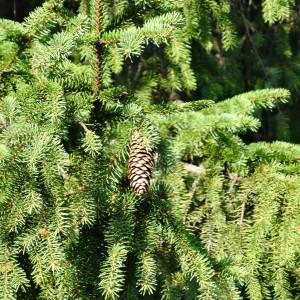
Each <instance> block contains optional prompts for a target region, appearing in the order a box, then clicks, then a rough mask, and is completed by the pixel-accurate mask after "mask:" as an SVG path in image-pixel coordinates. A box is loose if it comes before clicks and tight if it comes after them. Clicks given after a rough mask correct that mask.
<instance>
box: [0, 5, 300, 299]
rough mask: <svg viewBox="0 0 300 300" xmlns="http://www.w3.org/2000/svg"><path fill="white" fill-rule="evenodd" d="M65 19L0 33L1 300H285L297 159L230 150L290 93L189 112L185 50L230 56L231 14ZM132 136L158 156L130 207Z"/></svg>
mask: <svg viewBox="0 0 300 300" xmlns="http://www.w3.org/2000/svg"><path fill="white" fill-rule="evenodd" d="M271 2H272V3H271ZM271 2H270V1H268V2H267V1H265V2H264V6H263V7H264V8H263V14H264V17H265V20H266V21H267V22H269V23H273V22H277V21H281V20H285V19H286V18H288V15H287V13H288V12H289V11H290V6H291V3H290V1H286V2H284V1H281V2H278V3H277V2H276V1H275V2H274V1H271ZM270 3H271V4H270ZM75 4H77V6H78V10H77V9H74V7H76V5H74V6H70V5H69V4H64V3H63V2H61V1H51V0H50V1H45V3H44V4H43V6H42V7H39V8H37V9H36V10H35V11H34V12H32V13H31V14H30V16H29V17H28V18H26V20H25V21H24V22H23V23H16V22H13V21H8V20H1V21H0V57H1V69H0V86H1V90H0V96H1V98H0V130H1V133H0V247H1V251H0V294H1V295H2V299H5V300H6V299H47V300H48V299H49V300H51V299H130V300H132V299H170V300H173V299H207V300H211V299H224V300H225V299H233V300H234V299H296V297H297V295H298V294H299V290H298V284H297V282H298V281H299V275H300V272H299V268H298V263H299V257H298V256H299V246H298V244H299V243H298V242H297V241H298V239H299V233H300V231H299V228H300V218H299V214H298V213H297V212H298V211H299V206H300V202H299V200H298V198H299V194H300V185H299V182H300V181H299V163H298V160H299V157H298V153H299V150H300V149H299V147H298V146H296V145H293V144H287V143H283V142H276V143H273V144H267V143H262V142H261V143H252V144H245V143H244V142H243V140H242V138H241V137H240V135H241V134H243V133H247V132H249V131H255V130H257V129H258V128H259V126H260V122H259V119H258V118H257V112H258V111H260V110H261V109H271V108H273V107H276V106H277V105H279V104H281V103H286V101H287V100H288V99H289V97H290V93H289V92H288V91H287V90H285V89H281V88H277V89H269V88H266V89H262V90H257V91H252V92H247V93H243V94H239V95H238V96H234V97H233V98H230V97H229V98H228V99H227V100H224V101H219V102H217V103H215V101H213V100H208V99H206V100H198V101H190V99H191V98H192V97H191V95H192V93H193V91H195V90H196V89H197V83H198V81H199V78H200V79H201V75H199V73H198V72H199V69H198V67H197V63H196V64H195V66H196V67H195V69H194V68H192V65H193V64H192V59H193V58H194V52H195V51H197V47H199V53H202V54H203V55H204V53H205V52H207V53H209V52H210V51H211V50H212V49H213V48H212V46H213V44H214V43H215V42H216V35H217V38H218V41H219V44H218V45H219V46H220V47H222V49H224V50H228V49H234V47H238V42H237V33H236V32H235V30H234V25H233V23H234V22H231V17H230V3H229V2H227V1H223V2H222V1H221V3H219V2H217V1H200V2H199V1H131V2H130V3H127V2H126V1H121V0H118V1H97V0H96V1H89V0H82V1H76V3H75ZM270 5H272V8H270ZM270 9H272V10H276V12H275V13H274V16H273V15H272V16H270ZM216 33H219V34H216ZM195 59H196V62H197V58H195ZM193 66H194V65H193ZM212 68H214V67H213V66H212ZM206 70H208V69H206ZM216 70H217V69H216ZM204 73H205V72H204ZM205 77H207V76H205V75H203V78H204V79H205ZM203 78H202V79H203ZM206 79H207V78H206ZM207 80H209V79H207ZM213 90H214V91H217V92H212V93H211V94H209V96H212V97H213V98H219V94H218V86H217V83H216V88H215V89H212V91H213ZM220 91H221V90H220ZM240 91H242V88H241V90H240ZM196 93H197V91H196ZM220 94H224V95H226V94H227V93H226V92H224V91H223V90H222V91H221V93H220ZM202 95H205V96H206V95H208V94H205V93H203V94H202ZM216 95H217V96H216ZM181 96H182V97H183V98H182V99H185V101H183V100H180V99H179V98H180V97H181ZM215 96H216V97H215ZM225 97H226V96H224V98H225ZM217 100H219V99H217ZM137 128H138V130H139V132H141V133H142V134H143V139H144V140H145V141H146V143H149V145H155V146H156V149H157V152H158V158H157V162H156V167H155V171H154V174H153V180H152V182H151V185H150V190H149V192H148V193H147V194H146V195H144V196H143V197H138V196H137V195H135V194H133V193H132V191H131V190H130V187H129V182H128V179H127V178H128V174H127V173H128V170H127V165H128V156H129V147H130V138H131V134H132V130H133V129H137Z"/></svg>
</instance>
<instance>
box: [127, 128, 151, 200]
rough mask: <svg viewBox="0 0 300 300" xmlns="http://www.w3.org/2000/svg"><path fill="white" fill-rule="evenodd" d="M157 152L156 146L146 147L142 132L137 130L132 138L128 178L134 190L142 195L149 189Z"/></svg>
mask: <svg viewBox="0 0 300 300" xmlns="http://www.w3.org/2000/svg"><path fill="white" fill-rule="evenodd" d="M155 154H156V153H155V147H145V146H144V145H143V139H142V137H141V135H140V133H139V132H138V131H136V130H135V131H134V132H133V134H132V138H131V145H130V154H129V163H128V173H129V176H128V178H129V181H130V186H131V188H132V190H133V191H134V192H135V193H136V194H138V195H140V196H141V195H143V194H145V193H146V192H147V191H148V189H149V185H150V179H151V175H152V171H153V168H154V161H155Z"/></svg>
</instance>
